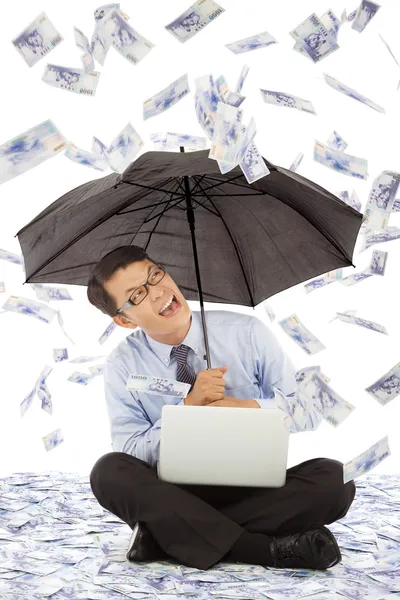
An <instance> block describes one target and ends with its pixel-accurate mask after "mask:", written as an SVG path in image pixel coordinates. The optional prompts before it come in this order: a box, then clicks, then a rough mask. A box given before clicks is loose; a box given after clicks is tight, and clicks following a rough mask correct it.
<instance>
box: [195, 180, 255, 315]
mask: <svg viewBox="0 0 400 600" xmlns="http://www.w3.org/2000/svg"><path fill="white" fill-rule="evenodd" d="M200 188H201V186H200ZM204 195H205V196H206V197H207V198H208V200H209V201H210V202H211V204H212V205H213V206H214V202H213V201H212V200H211V199H210V198H209V197H208V194H207V192H204ZM227 195H228V194H227ZM214 208H215V210H216V211H217V213H218V216H219V217H220V219H221V220H222V222H223V224H224V226H225V229H226V231H227V232H228V235H229V237H230V238H231V240H232V244H233V247H234V248H235V252H236V255H237V258H238V261H239V264H240V266H241V269H242V273H243V277H244V280H245V282H246V286H247V290H248V292H249V296H250V300H251V304H252V306H253V308H254V306H255V304H254V300H253V294H252V293H251V290H250V287H249V284H248V282H247V278H246V273H245V270H244V268H243V264H242V261H241V258H240V254H239V252H238V250H237V247H236V244H235V241H234V239H233V237H232V235H231V232H230V231H229V228H228V227H227V226H226V223H225V219H224V218H223V216H222V215H221V213H220V212H219V210H218V208H216V207H215V206H214Z"/></svg>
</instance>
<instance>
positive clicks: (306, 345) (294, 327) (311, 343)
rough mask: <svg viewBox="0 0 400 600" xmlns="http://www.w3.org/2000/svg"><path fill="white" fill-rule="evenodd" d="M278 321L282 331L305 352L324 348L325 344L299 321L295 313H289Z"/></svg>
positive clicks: (312, 352)
mask: <svg viewBox="0 0 400 600" xmlns="http://www.w3.org/2000/svg"><path fill="white" fill-rule="evenodd" d="M278 323H279V325H280V326H281V327H282V329H283V331H284V332H285V333H287V335H288V336H289V337H291V338H292V340H293V341H294V342H296V344H298V345H299V346H300V348H302V349H303V350H304V352H306V353H307V354H316V353H317V352H320V351H321V350H325V348H326V346H324V344H323V343H322V342H321V341H320V340H319V339H318V338H316V337H315V335H314V334H312V333H311V331H309V330H308V329H307V328H306V327H305V326H304V325H303V323H301V321H300V320H299V318H298V317H297V315H295V314H293V315H290V316H289V317H287V318H286V319H282V320H281V321H278Z"/></svg>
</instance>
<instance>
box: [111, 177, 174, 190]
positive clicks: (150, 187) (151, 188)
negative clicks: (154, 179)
mask: <svg viewBox="0 0 400 600" xmlns="http://www.w3.org/2000/svg"><path fill="white" fill-rule="evenodd" d="M170 179H172V177H171V178H170ZM168 181H169V180H168ZM122 183H128V184H129V185H136V186H137V187H140V188H143V189H145V190H149V191H153V192H164V194H171V192H170V191H168V190H163V189H162V188H156V187H153V186H150V185H142V184H141V183H133V182H132V181H123V182H122ZM174 193H176V192H174Z"/></svg>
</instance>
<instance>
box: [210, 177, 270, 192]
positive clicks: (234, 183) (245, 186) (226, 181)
mask: <svg viewBox="0 0 400 600" xmlns="http://www.w3.org/2000/svg"><path fill="white" fill-rule="evenodd" d="M239 177H241V175H238V176H237V177H234V178H233V179H227V180H223V181H221V180H220V179H215V181H218V184H213V185H210V187H208V188H205V191H207V190H211V189H212V188H214V187H218V186H220V185H223V184H225V183H231V184H232V185H236V186H237V187H243V188H245V189H248V184H247V185H245V184H243V183H237V182H236V181H235V179H238V178H239ZM207 179H210V180H211V181H212V180H213V179H214V178H213V177H207ZM260 194H261V195H263V194H265V192H264V191H262V190H257V193H256V194H248V195H249V196H258V195H260Z"/></svg>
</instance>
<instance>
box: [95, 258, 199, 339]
mask: <svg viewBox="0 0 400 600" xmlns="http://www.w3.org/2000/svg"><path fill="white" fill-rule="evenodd" d="M155 266H156V265H155V264H154V263H153V262H152V261H150V260H148V259H145V260H142V261H138V262H135V263H131V264H130V265H128V266H127V267H126V268H125V269H119V270H118V271H116V272H115V273H114V275H113V276H112V277H111V279H109V280H108V281H107V282H106V283H104V287H105V289H106V290H107V292H108V293H109V294H110V295H111V296H112V297H113V298H115V300H116V303H117V307H118V308H121V306H123V305H124V304H125V302H126V301H127V300H129V299H130V297H131V295H132V291H133V290H130V291H127V290H129V288H137V287H139V286H140V285H142V284H144V283H145V282H146V281H147V278H148V276H149V268H150V269H151V268H154V267H155ZM172 294H173V295H174V296H175V298H176V299H177V301H178V302H179V303H180V305H181V308H180V310H179V312H178V313H177V314H175V315H174V316H172V317H170V318H168V317H163V316H162V315H160V314H159V311H160V309H161V308H162V306H164V304H165V303H166V302H167V301H168V300H169V298H170V297H171V295H172ZM125 315H126V316H125ZM113 320H114V322H115V323H116V324H117V325H120V326H121V327H127V328H129V329H136V327H140V328H141V329H143V331H144V332H145V333H146V334H148V335H149V336H150V337H152V338H153V339H155V340H157V341H160V342H163V343H165V344H176V343H180V341H179V340H180V339H181V340H183V339H184V338H185V336H186V334H187V332H188V330H189V327H190V323H191V310H190V307H189V305H188V303H187V302H186V300H185V298H184V296H183V295H182V294H181V292H180V290H179V288H178V286H177V285H176V284H175V282H174V280H173V279H172V278H171V277H170V276H169V274H168V272H166V273H165V275H164V277H163V279H162V280H161V281H160V282H159V283H158V284H157V285H149V286H148V294H147V296H146V298H145V299H144V300H143V301H142V302H141V303H140V304H138V305H136V306H131V307H130V308H128V309H126V310H125V311H124V315H122V314H119V315H116V316H114V317H113Z"/></svg>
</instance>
